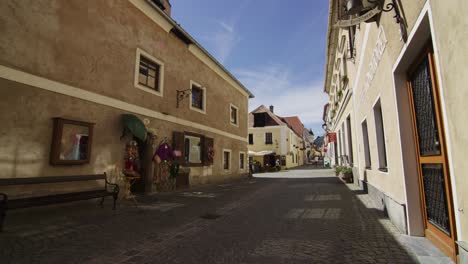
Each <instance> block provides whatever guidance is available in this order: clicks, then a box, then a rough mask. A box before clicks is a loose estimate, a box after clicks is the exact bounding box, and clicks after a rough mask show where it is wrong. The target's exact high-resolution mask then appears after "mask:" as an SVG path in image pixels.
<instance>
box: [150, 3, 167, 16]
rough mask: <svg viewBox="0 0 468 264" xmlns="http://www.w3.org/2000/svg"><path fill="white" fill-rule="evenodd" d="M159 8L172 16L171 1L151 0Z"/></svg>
mask: <svg viewBox="0 0 468 264" xmlns="http://www.w3.org/2000/svg"><path fill="white" fill-rule="evenodd" d="M149 1H150V2H152V3H153V4H154V5H156V6H157V7H158V8H159V9H161V10H162V11H163V12H164V13H166V15H168V16H171V3H170V2H169V0H149Z"/></svg>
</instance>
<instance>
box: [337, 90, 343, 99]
mask: <svg viewBox="0 0 468 264" xmlns="http://www.w3.org/2000/svg"><path fill="white" fill-rule="evenodd" d="M341 96H343V91H342V90H339V91H338V99H341Z"/></svg>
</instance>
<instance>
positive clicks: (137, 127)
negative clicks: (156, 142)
mask: <svg viewBox="0 0 468 264" xmlns="http://www.w3.org/2000/svg"><path fill="white" fill-rule="evenodd" d="M122 123H123V126H124V130H125V131H126V132H130V133H132V135H134V136H135V137H137V138H139V139H141V140H142V141H145V140H146V127H145V124H144V123H143V121H141V120H140V119H139V118H138V117H136V116H134V115H131V114H123V115H122Z"/></svg>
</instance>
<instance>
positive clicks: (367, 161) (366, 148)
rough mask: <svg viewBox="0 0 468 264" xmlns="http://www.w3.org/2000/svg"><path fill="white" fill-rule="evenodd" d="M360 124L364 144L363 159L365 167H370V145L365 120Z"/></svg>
mask: <svg viewBox="0 0 468 264" xmlns="http://www.w3.org/2000/svg"><path fill="white" fill-rule="evenodd" d="M361 126H362V139H363V144H364V161H365V164H366V169H370V168H371V155H370V146H369V132H368V130H367V120H364V121H363V122H362V124H361Z"/></svg>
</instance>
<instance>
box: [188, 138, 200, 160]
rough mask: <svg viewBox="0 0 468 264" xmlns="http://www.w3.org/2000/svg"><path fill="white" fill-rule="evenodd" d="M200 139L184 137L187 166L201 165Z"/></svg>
mask: <svg viewBox="0 0 468 264" xmlns="http://www.w3.org/2000/svg"><path fill="white" fill-rule="evenodd" d="M201 141H202V140H201V137H196V136H188V135H185V136H184V147H185V151H184V152H185V161H186V162H187V163H188V164H201V163H202V148H201Z"/></svg>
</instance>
